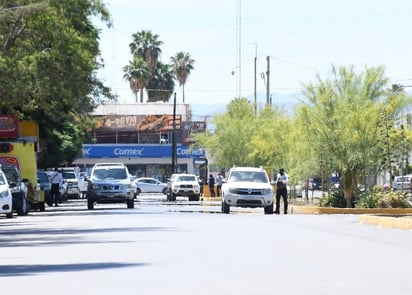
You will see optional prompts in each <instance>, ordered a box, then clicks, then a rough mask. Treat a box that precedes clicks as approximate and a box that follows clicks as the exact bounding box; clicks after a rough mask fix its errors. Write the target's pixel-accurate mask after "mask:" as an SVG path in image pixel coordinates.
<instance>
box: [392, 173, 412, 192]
mask: <svg viewBox="0 0 412 295" xmlns="http://www.w3.org/2000/svg"><path fill="white" fill-rule="evenodd" d="M411 179H412V175H404V176H396V177H395V179H394V180H393V183H392V187H393V190H396V191H404V192H409V191H410V189H411Z"/></svg>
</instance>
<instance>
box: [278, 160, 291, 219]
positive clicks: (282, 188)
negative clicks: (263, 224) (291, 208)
mask: <svg viewBox="0 0 412 295" xmlns="http://www.w3.org/2000/svg"><path fill="white" fill-rule="evenodd" d="M288 182H289V176H288V175H287V174H286V173H285V169H283V168H281V169H279V173H278V175H277V177H276V187H277V189H276V210H275V214H279V213H280V198H281V197H282V199H283V209H284V211H283V212H284V213H285V214H288V189H287V184H288Z"/></svg>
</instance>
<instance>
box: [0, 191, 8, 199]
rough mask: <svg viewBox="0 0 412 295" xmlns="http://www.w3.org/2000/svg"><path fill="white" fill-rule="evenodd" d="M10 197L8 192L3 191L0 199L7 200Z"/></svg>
mask: <svg viewBox="0 0 412 295" xmlns="http://www.w3.org/2000/svg"><path fill="white" fill-rule="evenodd" d="M8 196H9V193H8V191H2V192H0V198H7V197H8Z"/></svg>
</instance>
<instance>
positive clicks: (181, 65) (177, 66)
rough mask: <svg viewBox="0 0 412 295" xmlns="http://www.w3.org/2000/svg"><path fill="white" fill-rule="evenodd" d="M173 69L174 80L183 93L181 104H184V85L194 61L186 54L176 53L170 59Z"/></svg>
mask: <svg viewBox="0 0 412 295" xmlns="http://www.w3.org/2000/svg"><path fill="white" fill-rule="evenodd" d="M170 59H171V61H172V66H173V69H174V71H175V73H176V79H177V81H178V82H179V86H181V87H182V91H183V103H184V102H185V84H186V81H187V78H188V77H189V74H190V72H191V71H192V70H193V68H194V67H193V64H194V63H195V60H194V59H192V58H191V57H190V54H189V53H187V52H182V51H181V52H178V53H176V55H175V56H172V57H171V58H170Z"/></svg>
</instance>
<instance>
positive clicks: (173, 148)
mask: <svg viewBox="0 0 412 295" xmlns="http://www.w3.org/2000/svg"><path fill="white" fill-rule="evenodd" d="M176 164H177V157H176V92H175V93H174V98H173V130H172V174H173V173H176Z"/></svg>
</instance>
